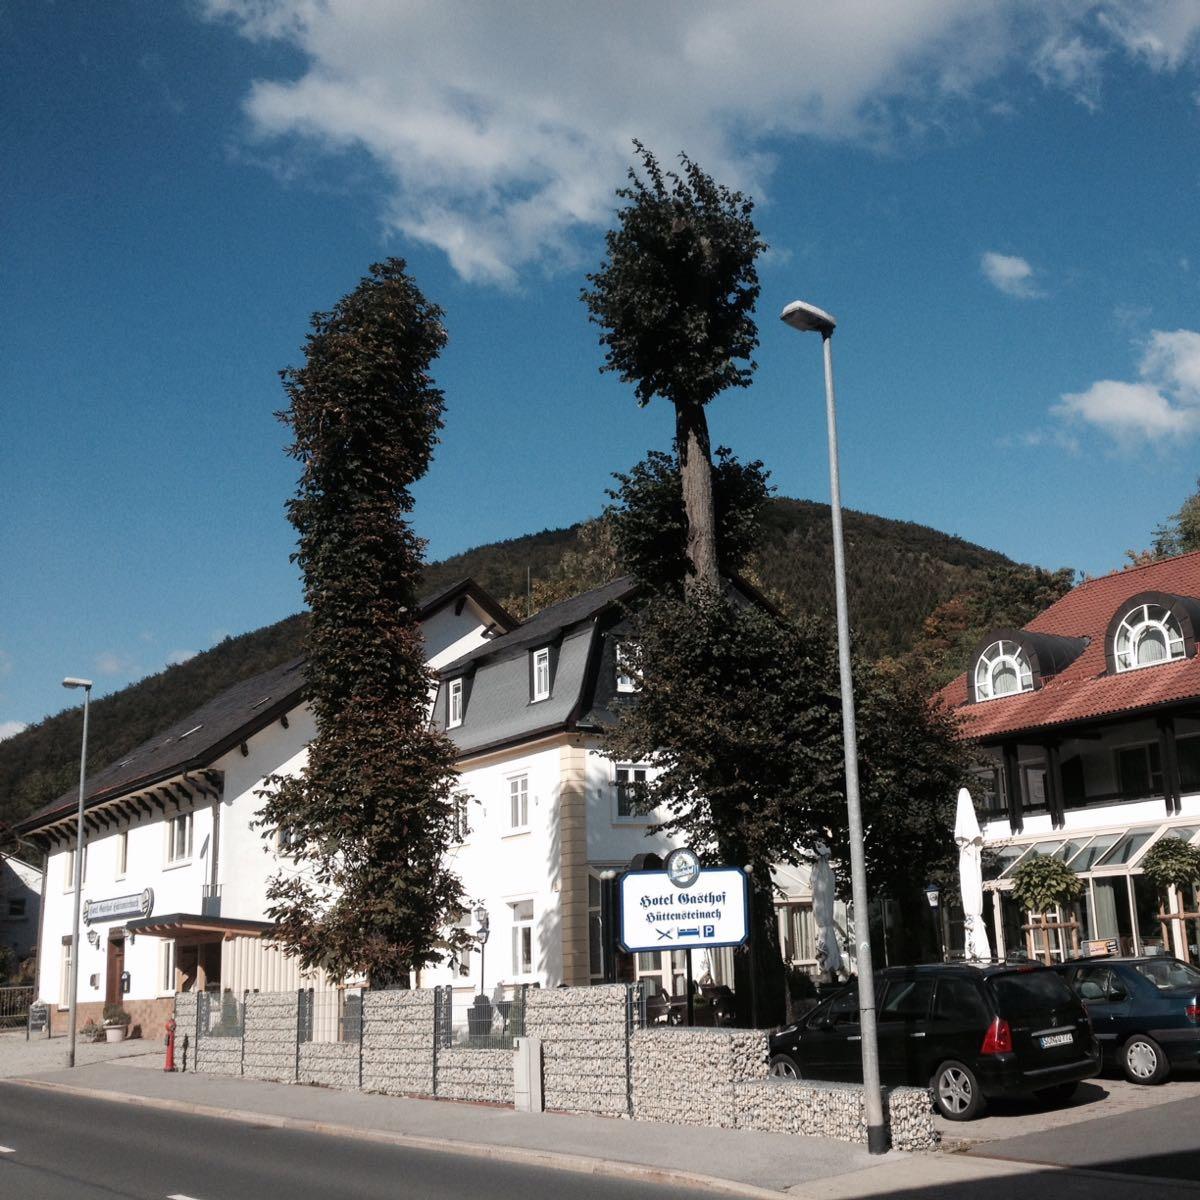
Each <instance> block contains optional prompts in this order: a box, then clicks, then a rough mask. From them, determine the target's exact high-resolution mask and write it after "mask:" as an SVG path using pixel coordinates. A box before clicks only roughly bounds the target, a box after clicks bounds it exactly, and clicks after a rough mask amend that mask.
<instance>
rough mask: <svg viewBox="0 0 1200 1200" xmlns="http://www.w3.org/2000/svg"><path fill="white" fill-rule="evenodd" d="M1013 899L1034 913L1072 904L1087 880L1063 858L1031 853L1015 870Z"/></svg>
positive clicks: (1013, 874) (1013, 875)
mask: <svg viewBox="0 0 1200 1200" xmlns="http://www.w3.org/2000/svg"><path fill="white" fill-rule="evenodd" d="M1012 881H1013V887H1012V894H1013V899H1014V900H1016V901H1017V903H1018V904H1020V905H1021V907H1022V908H1025V909H1028V910H1029V911H1030V912H1032V913H1038V914H1041V913H1044V912H1046V911H1048V910H1049V909H1051V908H1054V907H1055V906H1056V905H1059V904H1068V903H1070V902H1071V901H1072V900H1074V899H1075V898H1076V897H1077V896H1079V895H1080V894H1081V893H1082V891H1083V881H1082V880H1081V879H1080V878H1079V876H1078V875H1076V874H1075V872H1074V871H1072V870H1071V868H1070V867H1068V866H1067V864H1066V863H1065V862H1063V860H1062V859H1061V858H1055V857H1054V856H1053V855H1048V854H1033V855H1030V857H1029V858H1027V859H1026V860H1025V861H1024V862H1023V863H1021V865H1020V866H1019V867H1017V869H1016V870H1015V871H1014V872H1013V873H1012Z"/></svg>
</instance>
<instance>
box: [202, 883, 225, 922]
mask: <svg viewBox="0 0 1200 1200" xmlns="http://www.w3.org/2000/svg"><path fill="white" fill-rule="evenodd" d="M200 915H201V916H202V917H219V916H220V915H221V885H220V884H219V883H206V884H205V885H204V887H203V889H202V890H201V893H200Z"/></svg>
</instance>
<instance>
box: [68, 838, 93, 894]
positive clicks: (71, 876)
mask: <svg viewBox="0 0 1200 1200" xmlns="http://www.w3.org/2000/svg"><path fill="white" fill-rule="evenodd" d="M88 849H89V847H88V846H86V845H85V846H84V848H83V874H82V879H83V882H84V883H87V864H88ZM63 866H64V868H65V869H66V874H67V877H66V879H65V880H64V881H63V891H64V892H73V891H74V890H75V847H74V846H72V847H71V849H70V850H68V851H67V852H66V854H64V855H63Z"/></svg>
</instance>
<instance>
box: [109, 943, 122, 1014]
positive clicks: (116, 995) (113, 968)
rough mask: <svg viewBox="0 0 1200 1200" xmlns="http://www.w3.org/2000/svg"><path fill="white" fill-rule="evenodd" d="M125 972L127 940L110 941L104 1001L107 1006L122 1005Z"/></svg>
mask: <svg viewBox="0 0 1200 1200" xmlns="http://www.w3.org/2000/svg"><path fill="white" fill-rule="evenodd" d="M124 972H125V939H124V938H123V937H117V938H109V939H108V977H107V979H106V980H105V988H104V1000H105V1003H106V1004H120V1003H121V976H122V975H123V974H124Z"/></svg>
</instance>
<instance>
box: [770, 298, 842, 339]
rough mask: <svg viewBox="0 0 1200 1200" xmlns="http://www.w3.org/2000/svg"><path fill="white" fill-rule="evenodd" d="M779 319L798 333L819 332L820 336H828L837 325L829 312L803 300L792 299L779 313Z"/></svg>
mask: <svg viewBox="0 0 1200 1200" xmlns="http://www.w3.org/2000/svg"><path fill="white" fill-rule="evenodd" d="M779 319H780V320H781V321H782V322H783V323H784V324H785V325H790V326H791V327H792V328H793V329H795V330H798V331H799V332H800V333H819V334H820V335H821V336H822V337H829V335H830V334H831V333H833V330H834V326H836V325H837V321H835V320H834V319H833V315H832V314H831V313H827V312H826V311H825V310H824V309H823V308H818V307H817V306H816V305H815V304H806V303H805V302H804V301H803V300H793V301H792V302H791V304H789V305H788V306H787V308H785V309H784V310H783V312H781V313H780V314H779Z"/></svg>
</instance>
